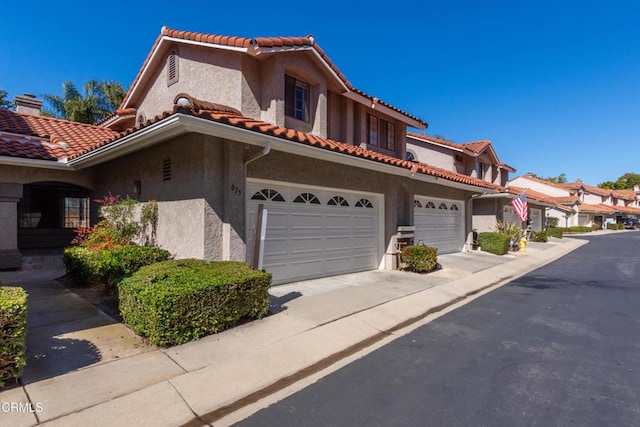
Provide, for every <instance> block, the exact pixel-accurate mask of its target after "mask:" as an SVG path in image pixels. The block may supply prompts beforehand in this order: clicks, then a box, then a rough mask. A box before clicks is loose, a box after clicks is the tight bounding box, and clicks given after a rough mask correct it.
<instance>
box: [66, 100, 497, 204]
mask: <svg viewBox="0 0 640 427" xmlns="http://www.w3.org/2000/svg"><path fill="white" fill-rule="evenodd" d="M190 132H196V133H201V134H205V135H210V136H215V137H219V138H223V139H229V140H233V141H237V142H241V143H246V144H251V145H256V146H260V147H264V146H266V144H267V143H269V144H271V147H272V149H273V150H276V151H283V152H287V153H291V154H295V155H300V156H305V157H311V158H314V159H319V160H326V161H329V162H332V163H338V164H343V165H348V166H355V167H360V168H364V169H368V170H374V171H378V172H382V173H386V174H389V175H397V176H403V177H407V178H409V179H415V180H418V181H422V182H430V183H436V184H439V185H443V186H445V187H451V188H458V189H463V190H466V191H470V192H475V193H480V192H482V193H495V192H497V190H493V189H490V188H484V187H479V186H475V185H471V184H465V183H461V182H456V181H453V180H449V179H446V178H441V177H437V176H433V175H428V174H422V173H415V174H413V173H411V170H410V169H407V168H403V167H399V166H394V165H389V164H385V163H380V162H376V161H373V160H369V159H364V158H360V157H355V156H350V155H345V154H342V153H338V152H335V151H331V150H326V149H322V148H318V147H313V146H309V145H305V144H299V143H296V142H292V141H289V140H286V139H282V138H279V137H276V136H271V135H264V134H260V133H257V132H255V131H251V130H247V129H242V128H238V127H235V126H231V125H228V124H224V123H218V122H215V121H211V120H207V119H204V118H200V117H193V116H191V115H188V114H182V113H176V114H173V115H171V116H169V117H167V118H165V119H163V120H161V121H159V122H157V123H154V124H152V125H150V126H148V127H146V128H143V129H141V130H139V131H137V132H135V133H132V134H130V135H127V136H125V137H123V138H121V139H119V140H117V141H114V142H111V143H108V144H106V145H104V146H102V147H100V148H97V149H95V150H93V151H91V152H88V153H85V154H83V155H81V156H79V157H77V158H75V159H71V160H70V161H69V166H70V167H73V168H77V169H82V168H86V167H90V166H94V165H96V164H100V163H104V162H107V161H109V160H113V159H115V158H118V157H120V156H123V155H126V154H129V153H132V152H134V151H138V150H141V149H143V148H146V147H149V146H151V145H155V144H158V143H160V142H162V141H165V140H167V139H169V138H172V137H175V136H177V135H180V134H184V133H190Z"/></svg>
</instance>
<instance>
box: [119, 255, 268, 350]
mask: <svg viewBox="0 0 640 427" xmlns="http://www.w3.org/2000/svg"><path fill="white" fill-rule="evenodd" d="M270 284H271V274H269V273H266V272H264V271H260V270H253V269H251V268H250V267H249V264H247V263H244V262H235V261H224V262H206V261H201V260H195V259H187V260H170V261H164V262H160V263H156V264H152V265H149V266H146V267H142V268H140V270H138V271H137V272H136V273H134V274H133V275H132V276H131V277H128V278H125V279H123V280H122V281H121V282H120V283H119V284H118V294H119V298H120V313H121V314H122V318H123V319H124V321H125V323H127V324H128V325H130V326H131V327H132V328H133V330H134V331H135V332H136V333H137V334H139V335H141V336H144V337H147V338H149V340H150V341H151V342H152V343H154V344H156V345H160V346H171V345H178V344H183V343H186V342H189V341H193V340H197V339H200V338H201V337H204V336H206V335H210V334H214V333H216V332H219V331H222V330H223V329H226V328H229V327H231V326H233V325H235V324H236V323H238V322H239V321H240V320H242V319H256V318H261V317H263V316H264V315H266V314H267V312H268V311H269V286H270Z"/></svg>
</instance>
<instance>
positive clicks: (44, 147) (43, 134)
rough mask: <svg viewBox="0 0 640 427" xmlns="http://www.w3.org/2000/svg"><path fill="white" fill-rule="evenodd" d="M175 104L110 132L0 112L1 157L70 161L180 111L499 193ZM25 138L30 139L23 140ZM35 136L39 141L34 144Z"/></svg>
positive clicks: (471, 181)
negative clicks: (122, 130) (149, 116)
mask: <svg viewBox="0 0 640 427" xmlns="http://www.w3.org/2000/svg"><path fill="white" fill-rule="evenodd" d="M181 98H184V99H188V100H189V103H188V104H185V103H184V102H182V101H183V100H181ZM174 102H178V104H175V105H174V108H173V110H171V111H166V112H165V113H163V114H161V115H158V116H156V117H154V118H152V119H150V120H147V121H146V122H145V123H143V124H137V125H136V126H134V127H132V128H130V129H128V130H126V131H124V132H115V131H112V130H110V129H108V128H104V127H100V126H94V125H86V124H80V123H75V122H69V121H66V120H59V119H53V118H49V117H43V116H33V115H28V114H21V113H16V112H13V111H7V110H0V135H1V136H0V155H4V156H10V157H26V158H32V159H44V160H56V159H58V158H68V159H74V158H77V157H79V156H81V155H83V154H86V153H90V152H91V151H93V150H96V149H97V148H100V147H106V146H108V145H109V144H112V143H114V142H116V141H118V140H119V139H121V138H122V137H124V136H127V135H131V134H133V133H135V132H137V131H139V130H141V129H144V128H147V127H149V126H152V125H153V124H155V123H158V122H160V121H161V120H163V119H165V118H167V117H169V116H172V115H174V114H178V113H181V114H188V115H190V116H194V117H199V118H203V119H206V120H210V121H213V122H217V123H221V124H224V125H228V126H233V127H236V128H241V129H245V130H248V131H252V132H256V133H260V134H264V135H270V136H274V137H277V138H281V139H284V140H288V141H291V142H294V143H299V144H304V145H309V146H312V147H316V148H321V149H325V150H329V151H333V152H337V153H341V154H345V155H348V156H353V157H358V158H362V159H367V160H371V161H374V162H378V163H384V164H388V165H392V166H396V167H400V168H404V169H407V170H408V171H411V172H412V173H422V174H425V175H429V176H434V177H438V178H443V179H446V180H449V181H453V182H458V183H462V184H467V185H470V186H475V187H480V188H488V189H493V190H500V189H501V187H499V186H497V185H495V184H492V183H489V182H485V181H483V180H480V179H477V178H472V177H469V176H466V175H461V174H457V173H455V172H451V171H447V170H445V169H441V168H437V167H434V166H430V165H427V164H423V163H418V162H410V161H407V160H403V159H399V158H396V157H392V156H388V155H385V154H382V153H377V152H375V151H371V150H367V149H364V148H360V147H359V146H354V145H350V144H346V143H343V142H338V141H333V140H331V139H326V138H320V137H317V136H315V135H310V134H308V133H304V132H299V131H296V130H293V129H288V128H284V127H279V126H275V125H272V124H269V123H266V122H263V121H260V120H255V119H251V118H248V117H244V116H242V114H241V113H240V112H239V111H238V110H236V109H234V108H231V107H227V106H225V105H221V104H215V103H212V102H207V101H202V100H199V99H196V98H194V97H191V96H189V95H187V94H179V95H177V96H176V98H175V101H174ZM9 134H10V135H9ZM5 135H9V136H11V138H10V137H9V136H5ZM29 138H31V139H32V140H33V141H28V139H29ZM37 138H39V139H38V140H36V139H37ZM65 143H66V144H65ZM25 147H26V148H25Z"/></svg>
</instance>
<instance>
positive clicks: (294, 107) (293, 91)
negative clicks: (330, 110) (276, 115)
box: [284, 75, 311, 122]
mask: <svg viewBox="0 0 640 427" xmlns="http://www.w3.org/2000/svg"><path fill="white" fill-rule="evenodd" d="M310 92H311V87H310V86H309V83H306V82H303V81H302V80H299V79H297V78H295V77H292V76H289V75H285V76H284V114H285V115H286V116H289V117H293V118H294V119H297V120H302V121H304V122H309V117H310V114H309V110H310V105H309V98H310V96H309V95H310Z"/></svg>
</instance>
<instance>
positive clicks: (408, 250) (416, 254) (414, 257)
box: [402, 245, 438, 273]
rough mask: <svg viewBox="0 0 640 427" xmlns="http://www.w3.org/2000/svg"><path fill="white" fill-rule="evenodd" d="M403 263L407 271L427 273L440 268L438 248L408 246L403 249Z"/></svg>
mask: <svg viewBox="0 0 640 427" xmlns="http://www.w3.org/2000/svg"><path fill="white" fill-rule="evenodd" d="M402 262H403V263H404V264H405V265H406V268H407V270H409V271H414V272H416V273H427V272H429V271H433V270H435V268H436V267H437V266H438V248H432V247H429V246H425V245H418V246H406V247H405V248H403V249H402Z"/></svg>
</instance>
